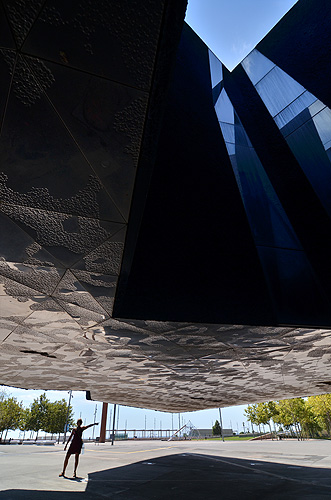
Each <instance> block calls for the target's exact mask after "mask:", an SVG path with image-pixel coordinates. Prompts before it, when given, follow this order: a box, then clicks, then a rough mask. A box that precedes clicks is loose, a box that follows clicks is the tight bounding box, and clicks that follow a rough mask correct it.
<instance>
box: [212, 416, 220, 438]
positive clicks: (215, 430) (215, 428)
mask: <svg viewBox="0 0 331 500" xmlns="http://www.w3.org/2000/svg"><path fill="white" fill-rule="evenodd" d="M212 431H213V436H220V435H221V426H220V423H219V421H218V420H216V421H215V423H214V425H213V427H212Z"/></svg>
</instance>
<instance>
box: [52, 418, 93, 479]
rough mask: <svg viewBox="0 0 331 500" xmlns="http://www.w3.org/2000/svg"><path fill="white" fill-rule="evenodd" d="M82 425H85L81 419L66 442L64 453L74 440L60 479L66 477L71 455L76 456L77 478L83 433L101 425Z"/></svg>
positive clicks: (75, 469)
mask: <svg viewBox="0 0 331 500" xmlns="http://www.w3.org/2000/svg"><path fill="white" fill-rule="evenodd" d="M82 423H83V421H82V419H81V418H79V419H78V420H77V427H76V428H75V429H73V430H72V432H71V434H70V436H69V439H68V441H67V442H66V445H65V447H64V451H65V450H66V449H67V446H68V444H69V442H70V440H71V439H72V441H71V444H70V446H69V450H68V451H67V454H66V456H65V459H64V463H63V470H62V472H61V474H59V477H65V472H66V468H67V465H68V462H69V458H70V455H75V468H74V475H73V477H76V471H77V467H78V462H79V455H80V453H81V451H82V446H83V438H82V435H83V432H84V431H85V430H86V429H88V428H89V427H92V426H93V425H99V423H94V424H89V425H85V426H83V427H82Z"/></svg>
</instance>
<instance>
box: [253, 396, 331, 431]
mask: <svg viewBox="0 0 331 500" xmlns="http://www.w3.org/2000/svg"><path fill="white" fill-rule="evenodd" d="M245 415H246V418H247V420H248V421H249V422H251V424H254V425H256V426H258V427H259V430H260V431H261V425H263V426H264V425H268V427H269V430H270V432H272V430H278V431H281V430H287V431H289V432H290V433H291V435H292V436H296V437H297V438H298V439H303V438H304V437H306V438H309V437H310V438H313V437H322V436H328V437H329V438H331V394H323V395H320V396H310V397H308V398H307V399H303V398H293V399H283V400H280V401H268V402H266V403H257V404H253V405H248V407H247V408H246V409H245ZM272 426H273V429H272Z"/></svg>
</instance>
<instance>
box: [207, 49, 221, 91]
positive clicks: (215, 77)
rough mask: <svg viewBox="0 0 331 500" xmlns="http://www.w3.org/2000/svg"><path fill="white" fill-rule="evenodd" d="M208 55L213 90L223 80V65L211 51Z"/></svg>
mask: <svg viewBox="0 0 331 500" xmlns="http://www.w3.org/2000/svg"><path fill="white" fill-rule="evenodd" d="M208 54H209V67H210V77H211V86H212V88H214V87H215V85H217V84H218V83H220V82H221V81H222V80H223V69H222V63H221V61H220V60H219V59H218V58H217V57H216V56H215V54H214V53H213V52H212V51H211V50H208Z"/></svg>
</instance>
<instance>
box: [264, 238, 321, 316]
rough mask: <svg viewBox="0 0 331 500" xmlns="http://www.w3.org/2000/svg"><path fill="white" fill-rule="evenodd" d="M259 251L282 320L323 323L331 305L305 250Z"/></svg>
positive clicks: (277, 249)
mask: <svg viewBox="0 0 331 500" xmlns="http://www.w3.org/2000/svg"><path fill="white" fill-rule="evenodd" d="M258 252H259V255H260V260H261V263H262V266H263V269H264V273H265V276H266V279H267V282H268V286H269V290H270V293H271V295H272V297H273V301H274V306H275V309H276V314H277V316H278V321H279V322H280V323H284V324H287V323H288V324H293V323H297V324H298V325H300V324H302V323H306V324H316V323H317V324H323V318H324V317H325V318H326V312H327V310H328V305H327V303H326V300H325V298H324V297H323V296H322V295H321V291H320V289H319V287H318V285H317V283H316V280H315V276H314V274H313V271H312V269H311V267H310V264H309V262H308V260H307V258H306V256H305V254H304V252H301V251H295V250H287V249H279V248H264V247H259V248H258Z"/></svg>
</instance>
